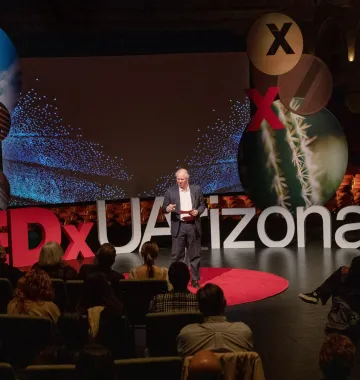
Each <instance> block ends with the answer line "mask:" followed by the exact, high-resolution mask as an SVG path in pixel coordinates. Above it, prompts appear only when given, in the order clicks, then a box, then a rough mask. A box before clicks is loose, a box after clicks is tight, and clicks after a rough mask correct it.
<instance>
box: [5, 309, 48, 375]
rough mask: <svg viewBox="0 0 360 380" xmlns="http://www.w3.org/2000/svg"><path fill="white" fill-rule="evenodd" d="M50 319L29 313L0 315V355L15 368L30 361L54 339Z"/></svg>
mask: <svg viewBox="0 0 360 380" xmlns="http://www.w3.org/2000/svg"><path fill="white" fill-rule="evenodd" d="M53 328H54V327H53V325H52V323H51V321H50V320H49V319H47V318H43V317H34V316H29V315H7V314H1V315H0V357H1V358H2V360H3V361H6V362H8V363H10V364H12V365H13V366H14V367H15V368H19V367H20V368H21V367H25V366H27V365H28V364H30V363H32V362H33V360H34V359H35V357H36V355H37V354H38V353H39V352H40V351H41V350H42V349H43V348H45V347H46V346H47V345H49V344H52V343H53V340H54V330H53Z"/></svg>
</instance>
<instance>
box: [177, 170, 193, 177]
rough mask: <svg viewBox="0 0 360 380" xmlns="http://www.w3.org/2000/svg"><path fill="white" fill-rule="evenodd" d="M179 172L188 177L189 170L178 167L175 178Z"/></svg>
mask: <svg viewBox="0 0 360 380" xmlns="http://www.w3.org/2000/svg"><path fill="white" fill-rule="evenodd" d="M180 172H185V177H186V178H187V179H189V177H190V175H189V172H188V171H187V170H186V169H179V170H178V171H177V172H176V173H175V177H176V178H177V177H178V175H179V173H180Z"/></svg>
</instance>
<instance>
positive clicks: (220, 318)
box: [177, 284, 253, 357]
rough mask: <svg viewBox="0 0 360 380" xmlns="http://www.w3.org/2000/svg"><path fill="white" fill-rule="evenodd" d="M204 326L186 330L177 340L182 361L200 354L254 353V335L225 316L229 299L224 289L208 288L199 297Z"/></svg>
mask: <svg viewBox="0 0 360 380" xmlns="http://www.w3.org/2000/svg"><path fill="white" fill-rule="evenodd" d="M196 296H197V300H198V302H199V309H200V311H201V313H202V314H203V315H204V323H194V324H190V325H187V326H185V327H184V328H183V329H182V330H181V331H180V334H179V336H178V338H177V348H178V353H179V355H180V356H182V357H186V356H191V355H195V354H196V353H197V352H198V351H200V350H212V351H218V352H241V351H251V350H252V348H253V340H252V332H251V330H250V328H249V327H248V326H247V325H246V324H244V323H242V322H228V321H227V320H226V316H225V308H226V299H225V296H224V292H223V291H222V289H221V288H220V287H219V286H217V285H215V284H206V285H205V286H204V287H202V288H200V289H199V290H198V292H197V293H196Z"/></svg>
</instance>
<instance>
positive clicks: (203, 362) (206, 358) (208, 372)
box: [188, 350, 221, 380]
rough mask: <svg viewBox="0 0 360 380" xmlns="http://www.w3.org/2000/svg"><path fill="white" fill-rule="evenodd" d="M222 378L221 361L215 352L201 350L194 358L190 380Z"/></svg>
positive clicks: (191, 363)
mask: <svg viewBox="0 0 360 380" xmlns="http://www.w3.org/2000/svg"><path fill="white" fill-rule="evenodd" d="M220 378H221V364H220V360H219V358H218V357H217V356H216V355H215V354H214V353H213V352H211V351H208V350H201V351H199V352H197V353H196V354H195V355H194V356H193V357H192V359H191V361H190V364H189V376H188V380H219V379H220Z"/></svg>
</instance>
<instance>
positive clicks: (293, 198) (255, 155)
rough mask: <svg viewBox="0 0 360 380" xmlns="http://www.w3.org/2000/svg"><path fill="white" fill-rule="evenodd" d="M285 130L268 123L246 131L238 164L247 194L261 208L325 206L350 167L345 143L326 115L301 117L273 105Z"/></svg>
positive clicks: (338, 127) (337, 126)
mask: <svg viewBox="0 0 360 380" xmlns="http://www.w3.org/2000/svg"><path fill="white" fill-rule="evenodd" d="M272 109H273V111H274V113H275V114H276V115H277V117H278V118H279V120H280V121H281V123H282V124H283V125H284V128H283V129H277V130H274V129H272V128H271V126H270V125H269V123H268V122H267V121H265V120H264V121H263V122H262V123H261V126H260V128H259V129H258V130H257V131H254V132H247V131H246V132H245V133H244V134H243V136H242V138H241V141H240V144H239V154H238V165H239V174H240V179H241V182H242V184H243V187H244V189H245V191H246V192H247V193H248V195H249V197H250V198H251V199H252V201H254V203H255V204H256V206H257V207H258V208H260V209H265V208H268V207H270V206H276V205H278V206H282V207H285V208H288V209H289V210H291V211H295V209H296V207H309V206H311V205H324V204H325V203H326V202H327V201H328V200H329V199H330V198H331V197H332V196H333V194H334V193H335V192H336V190H337V189H338V187H339V185H340V184H341V181H342V179H343V177H344V174H345V171H346V167H347V163H348V149H347V143H346V138H345V135H344V132H343V130H342V127H341V125H340V123H339V122H338V120H337V119H336V118H335V117H334V116H333V115H332V114H331V113H330V112H329V111H328V110H327V109H323V110H322V111H320V112H318V113H316V114H314V115H311V116H307V117H304V116H299V115H296V114H294V113H292V112H290V111H289V110H288V109H287V108H285V107H284V105H283V104H282V103H281V102H280V101H279V100H277V101H275V102H274V103H273V104H272Z"/></svg>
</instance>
